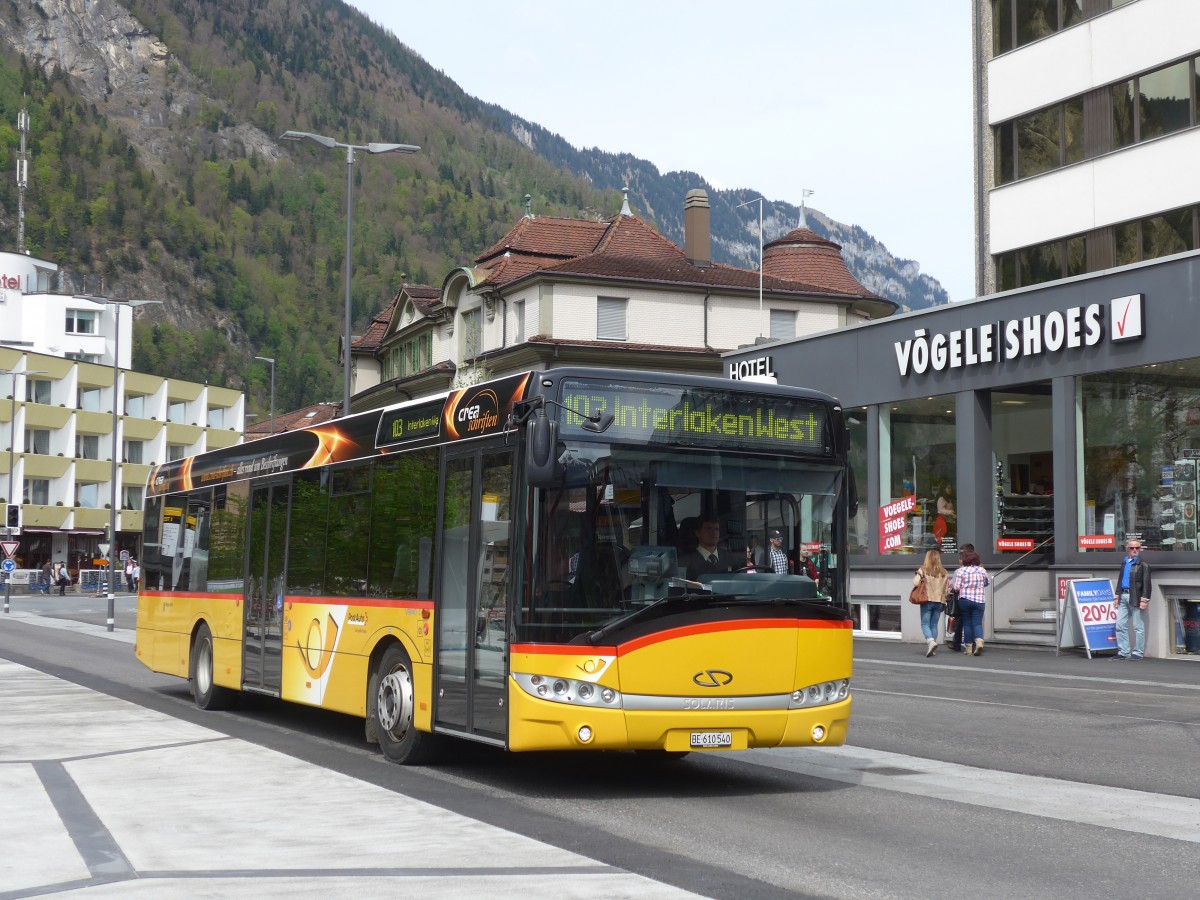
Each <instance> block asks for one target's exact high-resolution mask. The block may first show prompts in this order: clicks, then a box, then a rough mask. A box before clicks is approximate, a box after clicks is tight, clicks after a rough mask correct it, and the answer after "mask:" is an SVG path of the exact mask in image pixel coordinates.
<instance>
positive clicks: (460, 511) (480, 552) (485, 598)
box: [435, 449, 513, 741]
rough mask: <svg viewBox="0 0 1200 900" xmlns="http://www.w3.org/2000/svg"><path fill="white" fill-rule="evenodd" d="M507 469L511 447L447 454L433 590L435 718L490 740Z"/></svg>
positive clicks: (502, 636) (503, 646)
mask: <svg viewBox="0 0 1200 900" xmlns="http://www.w3.org/2000/svg"><path fill="white" fill-rule="evenodd" d="M512 476H513V454H512V451H511V450H507V449H504V450H497V451H495V452H489V451H486V450H480V451H475V452H473V453H467V454H464V455H452V456H449V457H448V458H447V461H446V474H445V478H444V479H443V481H442V490H443V495H442V504H441V505H442V510H443V512H442V562H441V571H440V578H439V582H440V584H439V589H438V591H437V592H436V594H435V596H436V598H437V608H436V612H435V620H436V623H437V624H436V629H437V645H438V654H437V660H438V663H437V703H436V706H435V716H436V719H435V722H436V724H437V726H438V727H439V728H440V729H442V730H446V731H454V732H459V733H467V734H474V735H478V736H480V737H484V738H490V739H494V740H496V741H502V740H503V739H504V736H505V734H506V733H507V730H508V728H507V725H508V711H507V707H506V704H507V696H506V692H505V683H506V674H507V673H506V670H507V667H508V615H509V584H510V579H509V573H508V565H509V547H510V541H511V528H512V523H511V519H512Z"/></svg>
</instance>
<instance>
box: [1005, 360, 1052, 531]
mask: <svg viewBox="0 0 1200 900" xmlns="http://www.w3.org/2000/svg"><path fill="white" fill-rule="evenodd" d="M991 404H992V459H993V466H994V472H995V477H996V484H995V507H994V512H995V516H994V518H993V522H994V523H995V527H994V536H995V537H996V538H997V539H999V538H1005V539H1006V541H1007V543H1006V544H1005V545H1004V546H1005V547H1006V548H1008V549H1011V550H1013V551H1016V552H1025V551H1027V550H1032V549H1038V548H1041V549H1045V548H1047V547H1048V546H1049V544H1048V543H1047V542H1048V541H1050V540H1052V539H1053V537H1054V456H1053V453H1052V442H1051V435H1052V433H1053V420H1052V413H1051V408H1050V385H1049V383H1048V382H1047V383H1042V384H1034V385H1029V386H1028V387H1026V388H1024V389H1015V390H1013V391H1008V392H1000V391H993V392H992V395H991ZM998 546H999V545H998Z"/></svg>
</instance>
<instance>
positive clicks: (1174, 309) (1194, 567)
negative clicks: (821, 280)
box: [728, 0, 1200, 659]
mask: <svg viewBox="0 0 1200 900" xmlns="http://www.w3.org/2000/svg"><path fill="white" fill-rule="evenodd" d="M974 25H975V33H974V40H975V62H976V66H975V83H976V124H975V128H976V151H975V152H976V185H975V188H976V199H977V205H976V210H977V221H976V238H977V239H976V246H977V253H978V259H977V281H978V289H979V294H980V296H979V297H978V298H976V299H975V300H971V301H966V302H962V303H953V304H950V305H949V306H943V307H937V308H934V309H931V310H925V311H921V312H914V313H909V314H905V315H898V316H894V317H891V318H888V319H883V320H880V321H875V322H868V323H865V324H863V325H861V326H859V327H857V328H853V329H846V330H843V331H838V332H830V333H827V334H824V335H817V336H813V337H809V338H798V339H796V340H794V341H791V342H781V343H780V344H776V345H770V346H767V347H762V348H756V349H755V350H753V351H740V352H738V353H735V354H730V355H729V357H728V359H729V361H730V362H731V364H733V363H738V364H744V365H749V364H751V363H753V362H754V361H755V357H762V358H763V361H764V362H765V364H766V365H769V367H770V368H772V369H773V370H774V371H775V372H777V373H778V377H779V380H780V381H782V382H784V383H788V384H802V385H805V386H808V387H815V388H819V389H823V390H826V391H828V392H829V393H831V394H834V395H835V396H837V397H838V398H839V399H840V400H841V401H842V402H843V404H844V405H845V406H846V408H847V410H848V411H849V412H850V415H849V416H848V421H849V422H850V426H851V434H850V443H851V449H852V452H853V458H854V462H855V471H856V479H857V482H858V486H859V497H860V499H861V501H862V502H861V503H860V506H859V514H858V516H857V517H856V518H855V520H854V522H853V526H852V527H853V530H852V534H851V541H852V545H851V548H850V551H851V553H852V554H853V561H852V570H853V572H854V577H853V581H852V584H851V592H852V595H853V603H854V607H855V613H856V624H857V626H858V630H859V631H860V633H866V634H875V635H892V636H895V637H897V638H902V639H908V640H912V641H914V642H921V643H923V640H922V633H921V627H920V622H919V618H920V616H919V612H918V610H919V607H916V606H913V605H912V604H909V603H907V602H906V599H905V598H907V596H908V592H909V589H910V587H911V578H912V571H913V569H914V568H915V565H916V563H917V561H918V560H919V559H920V556H921V555H922V554H924V553H927V552H929V551H931V550H932V551H940V552H941V553H942V555H943V562H944V563H945V564H947V565H948V566H952V565H954V564H955V562H956V560H957V551H958V549H959V548H961V547H962V546H963V545H965V544H967V543H970V544H973V545H974V547H975V549H976V550H977V551H978V552H979V554H980V556H981V557H982V558H983V562H984V564H985V566H986V567H987V569H988V571H989V572H990V573H991V576H992V579H991V584H990V586H989V588H988V603H987V608H986V613H985V621H984V628H985V632H986V636H987V639H988V641H992V640H998V641H1007V642H1012V643H1019V644H1039V643H1040V644H1044V645H1047V646H1058V647H1059V648H1068V647H1070V648H1075V647H1078V646H1080V645H1081V642H1082V641H1083V640H1084V638H1086V640H1087V645H1088V647H1089V650H1106V651H1112V650H1114V649H1116V648H1117V647H1118V646H1119V645H1118V643H1117V637H1116V633H1115V629H1114V628H1113V626H1112V624H1111V619H1106V618H1105V617H1106V616H1108V614H1109V611H1110V610H1111V608H1112V604H1111V588H1110V587H1108V584H1107V579H1113V578H1117V577H1119V573H1120V571H1121V565H1122V560H1123V558H1124V557H1125V550H1126V547H1127V545H1128V544H1129V543H1130V542H1132V541H1134V540H1136V541H1138V542H1139V543H1140V545H1141V547H1142V554H1141V558H1142V559H1143V560H1144V561H1145V562H1146V564H1148V565H1149V566H1150V567H1151V569H1152V571H1153V588H1152V590H1151V592H1150V598H1149V609H1148V610H1147V613H1146V618H1147V623H1146V632H1145V633H1146V647H1145V651H1146V654H1147V655H1148V656H1157V657H1179V658H1183V657H1187V658H1192V659H1197V658H1200V549H1198V548H1200V506H1198V503H1200V500H1198V497H1200V351H1198V350H1197V342H1196V339H1195V334H1194V332H1195V323H1196V320H1197V310H1200V169H1198V168H1197V166H1196V165H1195V160H1196V159H1197V152H1198V151H1200V85H1198V84H1197V60H1198V58H1200V2H1196V0H1038V2H1030V0H976V2H975V4H974ZM901 499H905V500H912V501H913V503H912V509H911V510H910V512H908V513H906V514H905V521H904V528H903V531H902V532H892V531H889V532H887V533H886V534H885V533H883V531H882V530H881V528H880V517H881V510H886V509H888V508H889V507H890V506H891V505H892V504H893V503H894V502H895V501H897V500H901ZM1085 578H1094V579H1097V582H1098V583H1099V584H1100V585H1101V587H1099V588H1097V591H1096V593H1095V594H1093V595H1092V601H1091V602H1099V603H1100V604H1101V605H1100V606H1099V607H1097V606H1092V607H1088V609H1089V610H1090V611H1091V612H1092V613H1093V614H1094V615H1095V616H1096V617H1095V618H1094V619H1092V620H1091V621H1092V622H1093V623H1094V624H1093V626H1092V627H1090V628H1089V629H1088V630H1087V632H1086V635H1085V634H1083V629H1082V624H1081V623H1082V621H1083V620H1084V619H1085V613H1084V608H1083V607H1082V606H1081V607H1080V611H1079V612H1078V613H1074V612H1073V611H1072V609H1071V606H1070V604H1069V603H1068V602H1067V595H1068V584H1069V583H1070V582H1071V581H1073V580H1076V579H1085ZM1106 621H1107V622H1108V625H1107V626H1105V622H1106ZM1106 627H1107V630H1106ZM920 652H923V651H920ZM1135 653H1136V648H1135Z"/></svg>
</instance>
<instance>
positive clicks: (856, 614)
mask: <svg viewBox="0 0 1200 900" xmlns="http://www.w3.org/2000/svg"><path fill="white" fill-rule="evenodd" d="M850 618H851V621H852V622H853V624H854V631H855V632H856V633H859V634H869V635H872V636H875V637H879V636H883V635H893V636H895V637H900V601H899V600H893V599H891V598H889V597H867V598H861V599H860V598H857V597H856V598H854V599H853V600H852V601H850Z"/></svg>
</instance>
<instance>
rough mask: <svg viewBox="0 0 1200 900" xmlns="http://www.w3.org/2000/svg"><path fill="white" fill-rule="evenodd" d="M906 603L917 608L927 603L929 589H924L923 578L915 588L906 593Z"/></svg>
mask: <svg viewBox="0 0 1200 900" xmlns="http://www.w3.org/2000/svg"><path fill="white" fill-rule="evenodd" d="M908 602H909V603H915V604H916V605H917V606H920V605H921V604H922V603H928V602H929V589H928V588H926V587H925V579H924V578H923V577H922V578H921V580H920V582H918V584H917V586H916V587H914V588H913V589H912V590H911V591H909V592H908Z"/></svg>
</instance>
